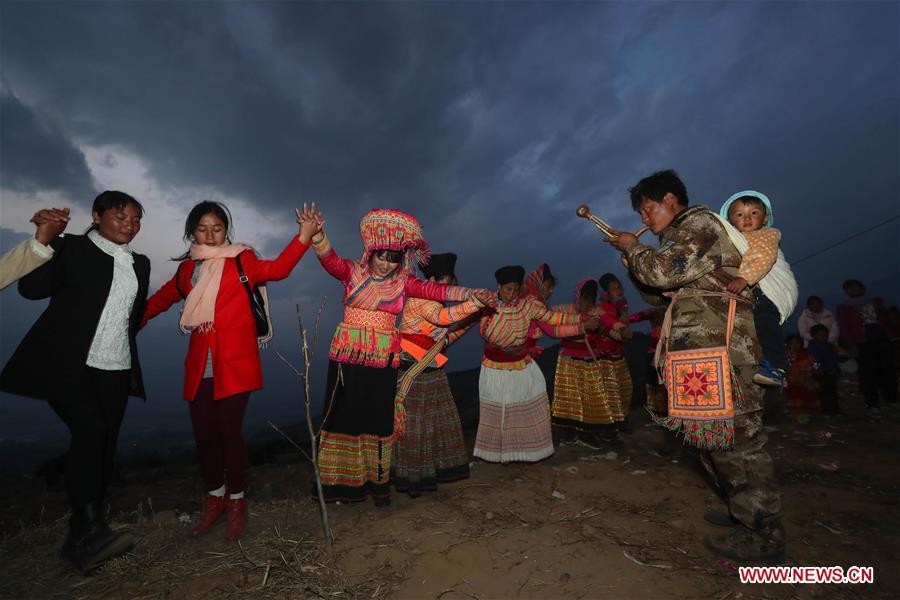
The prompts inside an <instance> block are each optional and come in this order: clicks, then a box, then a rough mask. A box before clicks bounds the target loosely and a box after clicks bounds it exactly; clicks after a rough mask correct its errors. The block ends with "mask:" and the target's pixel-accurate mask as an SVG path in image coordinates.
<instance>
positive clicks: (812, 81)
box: [0, 0, 900, 441]
mask: <svg viewBox="0 0 900 600" xmlns="http://www.w3.org/2000/svg"><path fill="white" fill-rule="evenodd" d="M898 24H900V4H898V3H897V2H673V3H666V2H652V3H641V2H627V3H625V2H602V3H601V2H596V3H593V2H579V3H569V2H514V3H512V2H511V3H501V2H463V3H449V2H448V3H442V2H428V3H425V2H400V3H375V2H372V3H357V2H341V3H322V4H319V3H305V2H304V3H300V2H254V3H243V2H227V3H218V2H183V3H180V2H113V3H104V2H85V3H80V2H14V1H8V0H5V1H3V2H2V3H0V76H2V82H0V86H2V89H0V194H2V213H0V234H2V238H0V250H6V249H8V248H10V247H12V246H13V245H15V244H16V243H18V241H20V240H21V239H24V237H26V236H27V235H31V233H32V232H33V226H31V225H30V224H29V223H28V218H29V217H30V216H31V215H32V213H34V211H35V210H36V209H38V208H40V207H44V206H51V205H52V206H70V207H72V210H73V215H74V218H73V221H72V224H71V225H70V232H75V233H81V232H82V231H83V230H84V228H85V227H87V225H88V224H89V213H88V211H89V208H90V204H91V201H92V200H93V198H94V196H95V195H96V194H97V193H98V192H99V191H102V190H104V189H120V190H123V191H126V192H128V193H130V194H132V195H134V196H136V197H137V198H138V199H139V200H140V201H141V202H142V203H143V204H144V206H145V207H146V209H147V213H146V215H145V220H144V225H143V230H142V231H141V233H140V235H139V236H138V237H137V238H136V239H135V241H134V243H133V247H134V248H135V249H136V250H137V251H139V252H142V253H145V254H147V255H148V256H149V257H150V259H151V261H152V267H153V271H152V274H151V288H152V289H155V288H157V287H159V286H160V285H161V284H162V283H163V282H164V281H165V280H167V279H168V278H169V277H170V276H171V275H172V273H173V272H174V269H175V263H173V262H171V261H169V260H168V259H169V257H172V256H176V255H178V254H181V253H182V252H183V251H184V249H185V244H184V242H183V241H182V239H181V231H182V230H183V223H184V218H185V217H186V215H187V212H188V210H189V209H190V207H191V206H192V205H193V204H195V203H196V202H199V201H200V200H203V199H215V200H220V201H223V202H225V203H226V204H227V205H228V206H229V207H230V208H231V210H232V213H233V214H234V216H235V220H236V223H235V225H236V227H235V228H236V238H237V241H243V242H246V243H249V244H251V245H253V246H254V247H256V248H257V249H258V250H259V251H260V252H261V253H262V254H263V255H265V256H267V257H274V256H275V255H277V253H278V252H279V251H280V249H281V248H282V247H283V246H284V245H285V244H286V243H287V241H288V240H289V238H290V236H291V235H292V234H293V233H294V232H295V231H296V228H295V224H294V223H293V214H292V212H293V208H294V207H295V206H298V205H300V204H301V203H302V202H304V201H310V200H315V201H317V202H319V203H320V206H321V207H322V209H323V210H324V212H325V215H326V219H327V224H326V229H327V231H328V233H329V236H330V237H331V239H332V242H333V244H334V246H335V247H336V249H337V250H338V252H340V253H341V254H343V255H345V256H349V257H354V258H355V257H357V256H358V255H359V254H360V252H361V242H360V239H359V231H358V220H359V217H360V216H361V215H362V214H363V213H364V212H365V211H367V210H369V209H370V208H373V207H381V208H398V209H401V210H405V211H409V212H412V213H413V214H415V215H416V216H417V217H418V218H419V220H420V221H421V223H422V225H423V227H424V230H425V235H426V237H427V239H428V240H429V242H430V243H431V246H432V249H433V250H434V251H435V252H446V251H453V252H456V253H458V254H459V255H460V259H459V263H458V268H457V271H458V275H459V277H460V280H461V283H462V284H463V285H472V286H489V287H492V286H493V284H494V282H493V271H494V270H495V269H496V268H497V267H499V266H501V265H503V264H510V263H519V264H522V265H523V266H525V267H526V268H527V269H528V270H530V269H531V268H533V267H534V266H535V265H536V264H537V263H539V262H541V261H548V262H549V263H550V264H551V265H552V267H553V270H554V271H555V272H556V273H557V277H558V280H559V285H558V287H557V291H556V294H555V296H554V297H553V299H552V301H553V302H567V301H569V298H570V296H571V290H572V288H573V287H574V284H575V282H576V281H577V280H579V279H580V278H582V277H585V276H589V275H594V276H599V275H600V274H602V273H603V272H605V271H609V270H611V271H614V272H616V273H619V274H620V275H622V274H623V273H622V268H621V266H620V265H619V264H618V260H617V256H616V254H614V253H613V252H612V251H611V249H610V248H609V247H607V246H606V245H605V244H602V243H601V242H600V235H599V233H598V232H597V231H596V230H595V229H593V227H591V226H590V225H589V224H588V223H586V222H585V221H583V220H580V219H577V218H576V217H575V215H574V209H575V207H576V206H577V205H578V204H580V203H582V202H586V203H588V204H589V205H590V206H591V208H592V210H593V211H594V212H595V213H597V214H599V215H601V216H602V217H604V218H605V219H606V220H608V221H610V222H612V223H613V224H614V225H617V226H620V227H625V228H631V229H636V228H637V227H638V226H639V222H638V219H637V216H636V214H635V213H634V212H633V211H632V209H631V205H630V203H629V200H628V196H627V189H628V187H629V186H631V185H633V184H634V183H635V182H636V181H637V180H638V179H640V178H641V177H643V176H645V175H647V174H649V173H651V172H653V171H656V170H659V169H663V168H674V169H676V170H677V171H678V172H679V174H680V175H681V176H682V178H683V179H684V180H685V182H686V184H687V186H688V191H689V193H690V196H691V202H692V203H693V204H707V205H710V206H712V207H715V208H718V206H719V205H720V204H721V203H722V202H723V201H724V200H725V199H726V198H727V197H728V196H730V195H731V194H732V193H734V192H736V191H739V190H743V189H748V188H751V189H757V190H760V191H762V192H764V193H766V194H768V195H769V197H770V198H772V200H773V203H774V207H775V208H774V213H775V225H776V226H777V227H778V228H779V229H781V230H782V232H783V236H784V237H783V241H782V249H783V250H784V251H785V254H786V255H787V257H788V259H789V260H791V261H792V262H793V263H794V268H795V272H796V274H797V278H798V281H799V283H800V288H801V298H805V297H806V296H807V295H809V294H813V293H816V294H819V295H822V296H824V297H825V299H826V304H827V305H828V306H829V307H831V308H834V305H835V303H836V302H837V301H838V300H839V299H840V298H841V296H842V294H841V291H840V284H841V282H842V281H843V280H844V279H845V278H848V277H857V278H860V279H862V280H863V281H864V282H866V283H867V284H868V287H869V290H870V292H872V293H877V294H880V295H883V296H885V297H886V298H887V300H888V302H889V303H892V304H896V303H897V302H898V301H900V283H898V282H900V266H898V260H900V252H898V249H900V245H898V241H897V240H898V239H900V221H898V220H897V214H898V212H900V210H898V202H900V201H898V190H900V174H898V172H900V109H898V107H900V76H898V73H900V35H898V27H900V25H898ZM891 219H893V220H891ZM886 221H887V223H886V224H885V222H886ZM880 224H881V225H880ZM876 225H880V226H879V227H876V228H874V229H872V230H871V231H869V232H867V233H865V234H864V235H862V236H858V237H855V238H853V239H851V240H849V241H848V242H846V243H844V244H841V245H838V246H836V247H834V248H830V247H831V246H833V245H834V244H836V243H837V242H840V241H842V240H844V239H845V238H848V237H850V236H852V235H854V234H856V233H858V232H862V231H866V230H868V229H869V228H872V227H874V226H876ZM628 291H629V292H630V295H631V297H632V299H633V301H634V302H633V303H634V304H637V294H636V292H634V291H633V290H631V289H630V288H629V289H628ZM322 295H327V296H328V304H327V310H326V313H325V315H324V317H323V320H322V326H321V332H320V336H319V338H320V339H319V345H318V350H319V354H320V356H319V358H318V359H317V361H316V366H315V371H314V375H317V376H318V378H319V380H321V379H324V375H325V372H324V370H325V364H324V360H323V357H324V355H325V354H326V353H327V341H328V339H329V337H330V335H331V333H332V331H333V328H334V325H335V324H336V322H337V319H338V317H339V316H340V314H341V307H340V305H339V298H340V287H339V285H338V284H337V282H335V281H334V280H333V279H331V278H330V277H328V276H327V275H326V274H325V273H324V272H323V270H322V268H321V267H320V266H319V264H318V261H316V260H315V258H314V256H313V254H312V252H310V254H309V255H308V256H307V257H305V258H304V259H303V261H302V262H301V264H300V265H299V266H298V268H297V269H296V270H295V271H294V273H293V275H292V276H291V277H290V278H289V279H288V280H286V281H284V282H281V283H276V284H273V285H271V286H270V296H271V297H272V298H273V304H274V312H275V321H276V339H275V341H274V342H275V346H276V347H278V348H280V349H282V350H283V351H285V352H288V353H291V352H294V348H295V347H296V332H295V322H294V318H293V310H294V309H293V307H294V304H295V303H296V302H298V301H299V302H301V303H302V305H303V308H304V311H305V314H306V315H307V319H308V321H311V320H312V316H313V313H314V312H315V305H316V304H317V303H318V300H319V298H320V296H322ZM44 305H45V303H43V302H28V301H25V300H23V299H22V298H20V297H19V296H18V294H17V292H16V290H15V286H13V287H11V288H9V289H7V290H5V291H3V292H2V293H0V311H2V313H0V337H2V339H0V361H3V362H5V361H6V360H7V359H8V357H9V356H10V354H11V353H12V351H13V350H14V349H15V347H16V345H17V344H18V342H19V341H20V339H21V338H22V336H23V335H24V333H25V332H26V331H27V329H28V327H30V325H31V324H32V323H33V321H34V319H35V318H36V317H37V315H38V314H39V313H40V311H41V310H42V309H43V307H44ZM176 318H177V309H172V310H170V312H169V313H168V314H166V315H164V316H163V317H160V318H159V319H157V320H156V321H153V322H152V323H151V324H150V326H148V328H147V329H146V330H145V331H144V332H143V333H142V334H141V336H140V338H139V345H140V352H141V360H142V363H143V365H144V373H145V379H146V380H147V391H148V394H149V400H148V402H147V404H146V405H144V404H142V403H140V402H132V404H131V406H130V408H129V412H128V414H127V415H126V418H125V421H126V423H125V431H124V433H125V435H126V436H128V435H132V436H137V435H140V434H141V432H144V433H146V432H147V431H151V430H153V431H157V430H161V429H171V430H177V431H180V432H183V433H185V434H186V435H188V438H187V439H190V437H189V434H188V433H187V432H189V431H190V424H189V419H188V415H187V409H186V407H185V406H184V401H183V400H182V399H181V395H180V389H181V382H182V364H183V360H184V356H185V354H186V347H187V344H186V339H184V338H182V337H181V336H180V334H179V333H178V331H177V327H176ZM479 342H480V340H479V338H477V334H471V335H469V336H467V339H464V340H463V341H462V342H461V343H460V345H459V346H460V347H459V348H456V349H454V350H453V351H451V353H450V358H451V362H450V364H449V365H448V367H449V368H450V369H451V370H454V369H467V368H474V367H475V366H477V362H478V350H479V346H480V344H479ZM263 364H264V374H265V380H266V389H265V390H264V391H262V392H259V393H256V394H254V396H253V400H252V401H251V406H250V409H249V412H248V425H247V427H248V430H251V431H252V430H253V429H254V428H255V427H258V426H259V425H260V424H261V423H264V422H265V420H266V419H267V418H272V419H273V420H275V421H276V422H280V423H287V422H292V421H297V420H299V419H300V408H299V406H298V405H297V397H298V396H297V394H298V393H299V386H298V385H297V384H296V383H295V381H294V380H293V379H292V376H291V375H290V373H289V372H288V371H287V369H286V368H285V367H284V366H283V365H281V364H280V363H279V362H278V361H277V359H276V358H274V356H273V354H272V352H271V350H269V351H266V352H264V358H263ZM320 389H321V387H320V386H319V385H316V386H315V391H316V394H317V396H318V395H320V394H321V391H320ZM0 403H2V408H0V410H2V411H3V413H4V414H5V417H4V418H2V419H0V441H2V440H26V439H28V440H33V439H38V438H59V439H62V437H63V429H62V426H61V425H59V424H58V423H57V422H56V420H55V418H53V417H52V416H50V411H49V409H48V408H47V407H46V406H45V405H44V404H43V403H40V402H35V401H32V400H26V399H21V398H15V397H11V396H3V397H0Z"/></svg>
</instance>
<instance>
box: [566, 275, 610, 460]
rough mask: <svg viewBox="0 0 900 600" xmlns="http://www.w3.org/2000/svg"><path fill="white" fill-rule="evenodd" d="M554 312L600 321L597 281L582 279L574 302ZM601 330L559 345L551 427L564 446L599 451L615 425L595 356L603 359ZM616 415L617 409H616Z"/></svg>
mask: <svg viewBox="0 0 900 600" xmlns="http://www.w3.org/2000/svg"><path fill="white" fill-rule="evenodd" d="M553 310H555V311H557V312H563V313H566V314H572V315H582V317H584V318H589V317H595V318H600V316H601V315H602V314H603V311H602V309H601V308H600V307H599V306H597V280H596V279H582V280H581V281H579V282H578V284H577V285H576V286H575V297H574V301H573V302H572V303H570V304H561V305H557V306H554V307H553ZM602 329H603V328H602V326H601V328H600V331H597V332H588V333H587V334H586V335H579V336H573V337H568V338H565V339H563V340H562V343H561V344H560V350H559V356H558V357H557V359H556V378H555V381H554V384H553V425H554V426H556V427H557V428H559V430H560V432H561V435H560V438H561V440H563V443H566V442H571V443H580V444H582V445H586V446H588V447H591V448H599V447H600V446H601V444H602V443H604V442H608V441H609V436H610V434H611V433H612V431H611V428H612V425H613V423H614V420H613V410H612V409H611V407H610V401H609V398H607V396H606V394H605V393H604V391H605V390H604V387H603V379H602V373H603V370H602V369H601V367H600V366H599V364H598V357H599V356H602V344H601V342H602V339H603V338H602V337H601V334H600V332H602ZM617 412H618V409H617Z"/></svg>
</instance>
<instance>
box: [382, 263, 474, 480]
mask: <svg viewBox="0 0 900 600" xmlns="http://www.w3.org/2000/svg"><path fill="white" fill-rule="evenodd" d="M455 266H456V255H455V254H449V253H448V254H435V255H432V257H431V261H430V262H429V263H428V265H427V266H425V267H424V268H423V269H422V272H423V273H424V275H425V277H426V278H427V279H428V281H433V282H437V283H442V284H449V283H452V282H454V281H455V274H454V267H455ZM481 308H482V304H481V303H480V302H478V301H477V300H474V299H473V300H467V301H466V302H462V303H460V304H456V305H454V306H450V307H445V306H444V305H443V304H441V303H440V302H436V301H434V300H424V299H421V298H408V299H407V300H406V305H405V306H404V307H403V313H402V315H401V317H400V336H401V341H400V344H401V346H402V348H403V352H402V353H401V355H400V373H399V377H400V378H401V380H402V378H403V377H404V375H406V374H408V373H409V372H410V369H412V368H414V366H415V365H416V363H417V362H419V361H422V360H423V359H424V358H425V355H426V353H427V352H428V351H429V350H431V349H432V348H433V347H434V346H438V347H439V348H438V349H439V350H440V349H443V348H446V347H447V346H449V345H450V344H452V343H453V342H455V341H456V340H458V339H459V338H460V337H462V335H463V334H465V333H466V332H467V331H468V330H469V329H471V327H472V326H473V325H475V323H477V318H472V316H473V315H475V314H476V313H477V312H478V311H479V310H481ZM454 323H457V324H458V328H455V329H453V330H450V329H449V327H450V326H451V325H453V324H454ZM446 360H447V359H446V358H445V357H444V355H443V354H437V355H436V356H435V357H434V358H432V359H430V360H428V362H427V366H426V367H425V368H424V370H423V371H422V372H421V373H419V374H418V375H416V376H415V378H414V379H413V381H412V385H411V387H410V389H409V392H408V393H407V394H406V398H405V408H406V432H405V433H404V434H403V435H402V436H400V437H398V438H397V441H396V443H395V445H394V454H393V457H392V464H391V482H392V483H393V484H394V488H395V489H396V490H397V491H400V492H407V493H408V494H409V495H410V496H412V497H416V496H419V495H421V493H422V492H423V491H434V490H436V489H437V484H438V483H449V482H452V481H458V480H460V479H465V478H467V477H468V476H469V453H468V451H467V450H466V446H465V442H464V440H463V434H462V426H461V423H460V420H459V412H458V411H457V409H456V404H455V403H454V401H453V393H452V392H451V391H450V384H449V383H448V382H447V376H446V375H445V374H444V369H443V365H444V364H445V363H446Z"/></svg>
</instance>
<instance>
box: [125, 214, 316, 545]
mask: <svg viewBox="0 0 900 600" xmlns="http://www.w3.org/2000/svg"><path fill="white" fill-rule="evenodd" d="M314 207H315V205H313V210H314ZM304 210H306V207H305V206H304ZM297 214H298V222H300V218H299V216H300V213H299V212H298V213H297ZM230 222H231V219H230V218H229V213H228V209H227V208H226V207H225V206H224V205H222V204H220V203H218V202H201V203H200V204H198V205H196V206H195V207H194V208H193V209H191V212H190V213H189V214H188V217H187V221H186V223H185V227H184V239H185V240H191V242H192V243H191V249H190V251H189V252H188V253H187V254H185V256H184V257H183V260H182V262H181V264H179V265H178V269H177V270H176V271H175V275H174V276H173V277H172V279H170V280H169V281H168V282H166V284H165V285H163V286H162V287H161V288H160V289H159V291H157V292H156V293H155V294H153V296H152V297H151V298H150V299H149V300H148V301H147V310H146V312H145V313H144V319H143V323H142V325H145V324H146V323H147V321H149V320H150V319H152V318H153V317H155V316H157V315H159V314H160V313H162V312H165V311H166V310H168V309H169V307H170V306H172V305H173V304H175V303H176V302H179V301H180V300H182V299H183V300H184V301H185V302H184V309H183V311H182V314H181V320H180V324H181V327H182V330H184V331H186V332H187V331H189V332H190V333H191V340H190V344H189V347H188V355H187V359H186V360H185V376H184V398H185V399H186V400H188V402H190V412H191V423H192V425H193V428H194V438H195V440H196V442H197V458H198V460H199V462H200V472H201V474H202V475H203V479H204V481H205V483H206V489H207V490H209V494H208V495H207V497H206V500H205V501H204V504H203V514H202V515H201V517H200V520H199V522H198V523H197V525H196V526H195V527H194V528H193V529H192V530H191V533H192V534H193V535H200V534H202V533H205V532H206V531H208V530H209V529H210V528H211V527H212V526H213V525H214V524H215V523H216V522H217V521H218V520H219V518H220V517H221V516H222V515H223V514H226V513H227V520H228V526H227V528H226V532H225V535H226V537H227V538H228V539H229V540H232V541H233V540H236V539H238V538H240V537H241V536H242V535H243V533H244V529H245V527H246V522H247V501H246V500H245V498H244V482H245V472H246V464H247V447H246V443H245V442H244V431H243V429H244V411H245V410H246V408H247V401H248V399H249V398H250V392H252V391H253V390H258V389H260V388H262V370H261V368H260V362H259V348H258V344H257V331H256V324H255V321H254V317H253V312H252V310H251V306H250V296H249V294H248V291H247V289H246V287H245V282H244V281H242V279H246V280H247V281H246V283H247V284H249V286H250V289H252V288H253V286H255V285H258V284H261V283H264V282H266V281H277V280H280V279H284V278H285V277H287V276H288V275H290V274H291V270H292V269H293V268H294V266H296V264H297V263H298V262H299V261H300V259H301V258H302V257H303V254H304V253H305V252H306V250H307V249H308V248H309V243H310V238H312V236H313V235H314V234H315V233H317V232H318V231H319V226H318V225H317V224H316V222H314V221H304V222H302V223H301V224H300V234H299V236H295V237H293V238H292V239H291V241H290V243H289V244H288V245H287V246H286V247H285V249H284V250H283V251H282V252H281V254H280V255H279V256H278V258H276V259H275V260H260V259H258V258H257V257H256V255H255V254H254V253H253V251H252V249H251V248H250V247H249V246H245V245H244V244H232V243H231V235H230V233H231V229H230ZM241 271H242V272H241ZM226 488H227V492H228V497H227V498H226Z"/></svg>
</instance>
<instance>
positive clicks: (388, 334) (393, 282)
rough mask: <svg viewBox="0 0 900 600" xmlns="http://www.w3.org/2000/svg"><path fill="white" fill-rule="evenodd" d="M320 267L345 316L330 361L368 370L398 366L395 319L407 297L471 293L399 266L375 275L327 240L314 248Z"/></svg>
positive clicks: (466, 296) (460, 296)
mask: <svg viewBox="0 0 900 600" xmlns="http://www.w3.org/2000/svg"><path fill="white" fill-rule="evenodd" d="M313 248H314V250H315V252H316V255H317V256H318V257H319V261H320V262H321V263H322V267H324V268H325V270H326V271H327V272H328V273H329V274H330V275H331V276H332V277H334V278H335V279H337V280H338V281H340V282H341V283H342V284H343V285H344V297H343V302H344V318H343V319H342V320H341V322H340V323H339V324H338V326H337V329H336V330H335V332H334V336H333V337H332V338H331V348H330V350H329V354H328V355H329V358H330V359H331V360H333V361H336V362H341V363H349V364H356V365H366V366H369V367H378V368H383V367H388V366H391V367H395V368H396V367H398V366H400V334H399V332H398V331H397V315H398V314H400V312H401V311H402V310H403V303H404V300H405V299H406V298H407V296H410V297H414V298H424V299H427V300H437V301H440V302H443V301H446V300H452V301H464V300H468V299H469V297H470V296H471V294H472V292H473V290H471V289H469V288H463V287H457V286H451V285H442V284H440V283H434V282H430V281H423V280H421V279H419V278H418V277H415V276H414V275H412V274H411V273H410V272H409V269H407V268H406V267H403V266H400V267H397V269H396V270H395V271H394V272H393V273H391V274H390V275H388V276H387V277H377V276H375V275H374V274H373V273H372V272H371V271H370V270H369V265H368V263H367V262H366V261H362V260H357V261H352V260H348V259H346V258H341V257H340V256H338V254H337V252H335V251H334V250H333V249H332V248H331V244H329V242H328V238H327V237H323V239H322V240H321V241H320V242H317V243H315V244H313Z"/></svg>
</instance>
